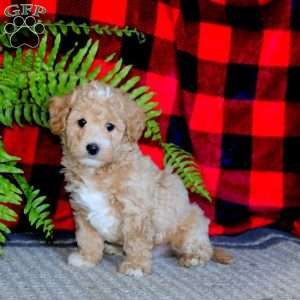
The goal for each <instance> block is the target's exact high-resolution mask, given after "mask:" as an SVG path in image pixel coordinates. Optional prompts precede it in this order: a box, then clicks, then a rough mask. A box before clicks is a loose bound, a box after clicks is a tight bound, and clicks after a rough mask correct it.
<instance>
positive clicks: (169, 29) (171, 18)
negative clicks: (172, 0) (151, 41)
mask: <svg viewBox="0 0 300 300" xmlns="http://www.w3.org/2000/svg"><path fill="white" fill-rule="evenodd" d="M178 14H179V10H178V9H177V8H172V7H170V6H168V5H166V4H164V3H161V2H159V3H158V5H157V15H156V24H155V35H156V36H158V37H160V38H163V39H167V40H170V41H173V40H174V28H175V24H176V20H177V17H178Z"/></svg>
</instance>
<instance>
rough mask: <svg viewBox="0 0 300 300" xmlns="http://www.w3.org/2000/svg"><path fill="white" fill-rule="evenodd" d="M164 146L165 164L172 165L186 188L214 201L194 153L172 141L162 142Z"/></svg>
mask: <svg viewBox="0 0 300 300" xmlns="http://www.w3.org/2000/svg"><path fill="white" fill-rule="evenodd" d="M162 147H163V149H164V152H165V155H164V164H165V166H169V167H171V168H172V169H173V170H174V171H175V173H177V174H178V175H179V177H180V178H181V179H182V181H183V183H184V185H185V186H186V188H188V189H189V190H190V191H191V192H193V193H196V194H199V195H201V196H202V197H204V198H206V199H207V200H209V201H212V199H211V196H210V194H209V192H208V191H207V190H206V189H205V187H204V185H203V181H202V178H201V175H200V171H199V166H198V165H197V163H196V162H195V160H194V158H193V156H192V154H190V153H189V152H187V151H185V150H183V149H181V148H180V147H178V146H176V145H174V144H172V143H166V144H162Z"/></svg>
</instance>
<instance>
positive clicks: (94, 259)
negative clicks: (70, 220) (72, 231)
mask: <svg viewBox="0 0 300 300" xmlns="http://www.w3.org/2000/svg"><path fill="white" fill-rule="evenodd" d="M74 217H75V222H76V241H77V244H78V248H79V251H77V252H73V253H71V254H70V256H69V258H68V263H69V264H70V265H73V266H76V267H93V266H95V265H96V264H97V263H98V262H100V260H101V259H102V256H103V249H104V242H103V240H102V238H101V236H100V235H99V233H98V232H97V231H96V230H95V229H94V228H93V227H92V226H91V225H90V224H89V223H88V222H87V220H85V219H84V217H83V216H81V215H80V214H75V216H74Z"/></svg>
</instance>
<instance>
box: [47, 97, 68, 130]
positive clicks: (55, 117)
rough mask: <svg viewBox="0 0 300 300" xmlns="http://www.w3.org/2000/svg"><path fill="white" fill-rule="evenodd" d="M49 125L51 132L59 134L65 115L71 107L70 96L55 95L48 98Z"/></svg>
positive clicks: (63, 126)
mask: <svg viewBox="0 0 300 300" xmlns="http://www.w3.org/2000/svg"><path fill="white" fill-rule="evenodd" d="M48 108H49V115H50V119H49V126H50V130H51V132H52V133H53V134H56V135H60V134H61V133H62V132H63V130H64V128H65V123H66V118H67V115H68V113H69V111H70V109H71V96H70V95H67V96H56V97H52V98H51V99H49V102H48Z"/></svg>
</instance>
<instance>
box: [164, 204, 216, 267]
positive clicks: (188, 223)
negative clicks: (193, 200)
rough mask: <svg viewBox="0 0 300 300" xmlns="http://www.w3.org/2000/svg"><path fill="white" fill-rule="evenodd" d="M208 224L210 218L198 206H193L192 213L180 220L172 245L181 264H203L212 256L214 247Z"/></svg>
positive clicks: (186, 265)
mask: <svg viewBox="0 0 300 300" xmlns="http://www.w3.org/2000/svg"><path fill="white" fill-rule="evenodd" d="M208 224H209V221H208V219H207V218H206V217H205V216H204V215H203V213H202V212H201V210H200V209H199V208H198V207H196V206H192V208H191V211H190V213H189V214H187V215H186V216H185V218H184V219H183V220H181V221H180V222H179V224H178V227H177V230H176V231H175V233H174V234H173V235H172V237H171V241H170V245H171V247H172V249H173V250H174V252H175V254H176V256H177V257H178V262H179V264H180V265H182V266H185V267H191V266H196V265H202V264H205V263H206V262H208V261H209V260H210V259H211V258H212V256H213V247H212V245H211V243H210V241H209V237H208Z"/></svg>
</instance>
